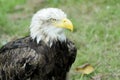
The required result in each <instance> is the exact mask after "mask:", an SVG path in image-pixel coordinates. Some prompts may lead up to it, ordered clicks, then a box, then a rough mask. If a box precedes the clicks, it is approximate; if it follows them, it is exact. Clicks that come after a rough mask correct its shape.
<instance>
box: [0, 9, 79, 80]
mask: <svg viewBox="0 0 120 80" xmlns="http://www.w3.org/2000/svg"><path fill="white" fill-rule="evenodd" d="M64 29H69V30H71V31H72V30H73V25H72V22H71V21H70V20H69V19H67V16H66V14H65V13H64V12H63V11H62V10H61V9H58V8H45V9H42V10H39V11H38V12H37V13H35V14H34V16H33V18H32V21H31V24H30V36H27V37H24V38H20V39H17V40H15V41H11V42H9V43H7V44H6V45H4V46H3V47H2V48H1V49H0V80H66V74H67V72H69V70H70V67H71V65H72V63H73V62H74V60H75V58H76V51H77V50H76V47H75V45H74V43H72V42H71V41H70V40H69V39H67V38H66V36H65V35H64Z"/></svg>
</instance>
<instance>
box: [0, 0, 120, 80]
mask: <svg viewBox="0 0 120 80" xmlns="http://www.w3.org/2000/svg"><path fill="white" fill-rule="evenodd" d="M28 1H29V0H27V1H26V0H0V6H1V7H0V45H3V44H4V43H6V42H8V41H10V40H11V39H12V38H14V36H15V37H17V38H19V37H21V36H25V35H28V33H29V25H30V20H31V17H32V15H30V14H33V12H36V11H37V10H39V9H41V8H44V7H58V8H61V9H63V10H64V11H65V12H66V13H67V14H68V17H69V19H70V20H71V21H72V22H73V24H74V27H75V28H74V32H73V33H71V32H70V31H66V35H67V36H68V37H69V38H70V39H71V40H73V41H74V42H75V44H76V46H77V48H78V55H77V59H76V61H75V63H74V65H73V66H72V69H71V71H70V77H71V78H70V80H79V79H80V77H81V74H76V73H75V71H74V69H75V68H76V67H77V66H79V65H82V64H84V63H90V64H92V65H93V66H94V67H95V68H96V69H95V72H94V73H93V74H91V75H89V76H84V77H83V80H89V79H90V78H91V77H93V76H96V75H97V74H102V75H103V76H102V80H120V68H119V66H120V64H119V61H120V57H119V55H120V0H45V1H44V0H43V2H41V3H39V5H38V4H37V5H36V3H32V4H31V5H30V4H28ZM30 1H37V0H30ZM16 5H24V6H23V7H24V9H23V10H21V9H20V10H19V9H18V10H17V11H16V10H15V9H14V8H15V6H16ZM26 5H27V6H26ZM24 12H25V14H27V15H28V17H25V18H24V17H23V16H24V15H25V14H24ZM12 14H17V15H18V16H19V14H24V15H21V16H20V17H22V18H20V19H19V18H18V19H15V20H14V18H10V16H11V15H12ZM13 17H14V16H13ZM5 36H7V37H5ZM11 37H12V38H11ZM4 41H5V42H4Z"/></svg>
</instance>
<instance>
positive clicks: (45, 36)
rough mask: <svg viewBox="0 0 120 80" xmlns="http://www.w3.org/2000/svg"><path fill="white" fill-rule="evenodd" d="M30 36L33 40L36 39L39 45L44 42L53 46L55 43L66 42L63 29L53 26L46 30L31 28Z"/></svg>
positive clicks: (45, 28)
mask: <svg viewBox="0 0 120 80" xmlns="http://www.w3.org/2000/svg"><path fill="white" fill-rule="evenodd" d="M30 32H31V33H30V36H31V37H32V39H36V40H37V43H38V44H39V42H40V41H44V42H45V43H46V44H47V45H49V46H52V44H53V42H54V41H57V40H59V41H61V42H63V41H66V36H65V35H64V33H63V29H61V28H56V27H52V26H48V27H44V28H35V27H32V28H30Z"/></svg>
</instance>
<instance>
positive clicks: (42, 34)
mask: <svg viewBox="0 0 120 80" xmlns="http://www.w3.org/2000/svg"><path fill="white" fill-rule="evenodd" d="M66 17H67V16H66V14H65V13H64V12H63V11H62V10H60V9H57V8H46V9H42V10H40V11H38V12H37V13H36V14H34V16H33V18H32V22H31V25H30V36H31V37H32V39H36V40H37V43H39V42H40V41H41V40H42V41H44V42H45V43H47V44H48V45H50V46H51V45H52V42H53V41H56V40H60V41H65V40H66V37H65V35H64V33H63V29H62V28H58V27H55V26H53V25H52V24H50V23H49V20H50V19H56V20H62V19H64V18H66Z"/></svg>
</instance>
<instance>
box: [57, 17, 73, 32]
mask: <svg viewBox="0 0 120 80" xmlns="http://www.w3.org/2000/svg"><path fill="white" fill-rule="evenodd" d="M55 26H56V27H61V28H66V29H69V30H71V31H73V24H72V22H71V21H70V20H69V19H67V18H65V19H63V20H61V21H60V22H56V23H55Z"/></svg>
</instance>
